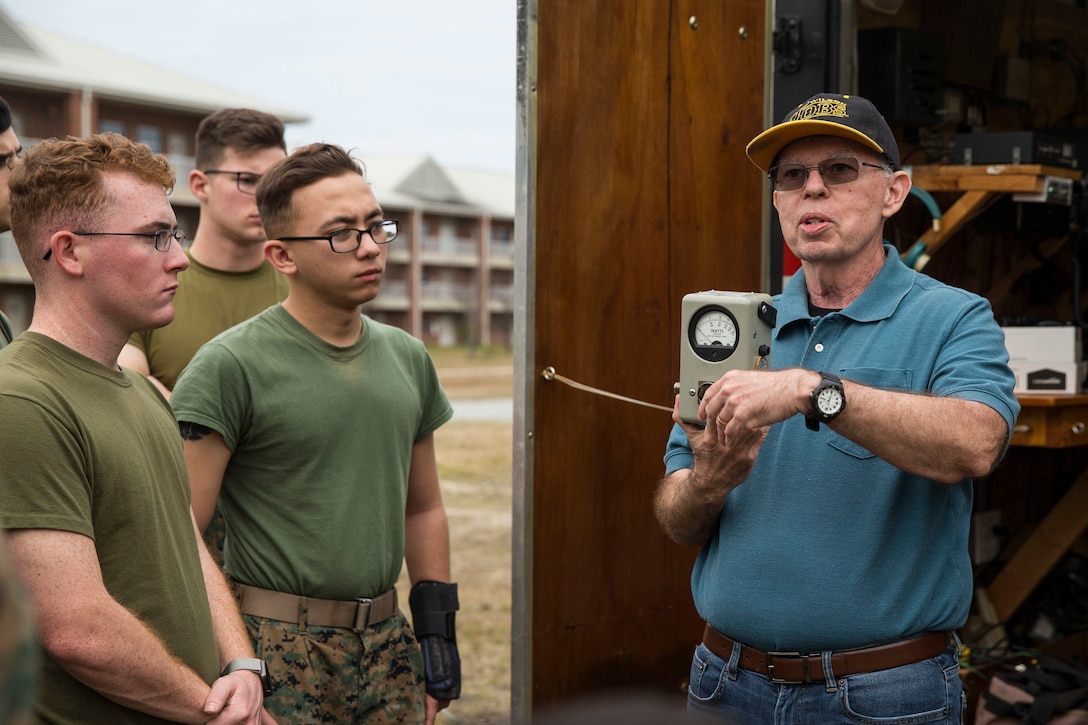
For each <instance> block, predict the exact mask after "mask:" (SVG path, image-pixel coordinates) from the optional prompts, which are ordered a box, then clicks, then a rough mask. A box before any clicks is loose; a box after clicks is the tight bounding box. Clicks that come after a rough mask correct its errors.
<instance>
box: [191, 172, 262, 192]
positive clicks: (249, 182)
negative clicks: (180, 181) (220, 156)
mask: <svg viewBox="0 0 1088 725" xmlns="http://www.w3.org/2000/svg"><path fill="white" fill-rule="evenodd" d="M204 173H205V174H234V181H235V183H237V184H238V191H240V192H242V193H243V194H256V193H257V184H258V183H259V182H260V180H261V177H260V175H259V174H251V173H249V172H248V171H224V170H223V169H205V170H204Z"/></svg>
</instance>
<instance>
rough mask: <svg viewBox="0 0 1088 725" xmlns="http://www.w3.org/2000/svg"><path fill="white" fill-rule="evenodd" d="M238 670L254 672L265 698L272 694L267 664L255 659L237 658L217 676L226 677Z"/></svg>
mask: <svg viewBox="0 0 1088 725" xmlns="http://www.w3.org/2000/svg"><path fill="white" fill-rule="evenodd" d="M238 670H249V671H250V672H256V673H257V674H258V675H259V676H260V678H261V684H262V685H264V694H265V696H266V697H267V696H268V695H271V694H272V689H273V688H272V678H271V677H270V676H269V674H268V663H267V662H265V661H264V660H262V659H258V658H256V657H239V658H238V659H236V660H231V661H230V662H228V663H227V666H226V667H224V668H223V671H222V672H220V673H219V676H220V677H226V676H227V675H229V674H230V673H231V672H237V671H238Z"/></svg>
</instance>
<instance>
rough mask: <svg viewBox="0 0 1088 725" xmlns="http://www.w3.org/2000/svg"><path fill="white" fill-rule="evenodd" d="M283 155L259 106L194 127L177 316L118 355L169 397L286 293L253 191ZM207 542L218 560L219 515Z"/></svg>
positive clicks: (278, 126) (222, 113)
mask: <svg viewBox="0 0 1088 725" xmlns="http://www.w3.org/2000/svg"><path fill="white" fill-rule="evenodd" d="M286 155H287V142H286V141H285V140H284V137H283V122H282V121H280V120H279V119H278V118H276V117H275V116H273V115H271V114H268V113H264V112H262V111H256V110H253V109H249V108H224V109H222V110H219V111H216V112H215V113H213V114H211V115H210V116H207V117H206V118H205V119H204V120H202V121H201V122H200V125H199V126H198V127H197V131H196V149H195V157H196V158H195V162H196V168H195V169H193V170H192V171H190V172H189V190H190V191H191V192H192V194H193V196H194V197H195V198H196V200H197V201H198V202H199V203H200V222H199V224H198V225H197V228H196V234H195V235H194V236H193V241H192V243H191V244H190V245H189V248H188V249H187V250H186V254H187V255H188V257H189V269H187V270H185V272H183V273H182V274H181V275H180V277H179V278H178V279H179V282H180V283H181V286H180V287H179V288H178V292H177V294H176V295H175V297H174V309H175V314H174V321H173V322H171V323H170V324H169V325H166V326H165V327H160V328H156V329H152V330H140V331H139V332H136V333H135V334H133V335H132V337H131V338H129V341H128V344H127V345H125V347H124V349H123V350H122V351H121V358H120V361H121V364H122V365H125V366H127V367H130V368H132V369H134V370H137V371H139V372H141V373H143V374H144V375H147V376H149V377H150V378H151V380H152V381H154V382H155V383H156V384H157V385H158V386H159V389H160V391H161V392H162V393H163V395H165V396H166V398H167V399H169V398H170V391H172V390H173V388H174V385H175V384H176V383H177V379H178V375H180V374H181V371H182V370H184V369H185V366H186V365H188V364H189V361H190V360H192V359H193V355H195V354H196V351H197V350H198V349H199V348H200V346H201V345H203V344H204V343H205V342H207V341H208V340H210V339H212V338H213V337H215V336H216V335H218V334H219V333H220V332H222V331H223V330H226V329H227V328H229V327H233V326H234V325H237V324H238V323H239V322H242V321H243V320H248V319H249V318H250V317H252V316H253V315H255V314H257V313H258V312H262V311H263V310H266V309H268V308H269V307H271V306H272V305H274V304H276V303H277V302H281V301H283V299H284V298H285V297H286V296H287V278H286V277H284V276H283V275H282V274H280V273H279V272H277V271H276V270H275V268H274V267H273V266H272V265H271V264H269V263H268V262H267V261H266V260H265V258H264V241H265V234H264V227H262V226H261V217H260V215H259V214H258V212H257V196H256V194H257V182H259V181H260V180H261V175H262V174H264V172H265V171H267V170H268V167H269V166H271V165H272V164H274V163H276V162H277V161H279V160H281V159H282V158H283V157H284V156H286ZM204 541H205V543H206V544H207V545H208V549H209V551H211V553H212V556H213V557H214V558H215V560H216V561H217V562H219V563H220V564H221V563H222V561H223V518H222V516H221V515H219V514H216V515H215V516H214V517H213V518H212V520H211V522H209V524H208V526H207V528H206V529H205V530H204Z"/></svg>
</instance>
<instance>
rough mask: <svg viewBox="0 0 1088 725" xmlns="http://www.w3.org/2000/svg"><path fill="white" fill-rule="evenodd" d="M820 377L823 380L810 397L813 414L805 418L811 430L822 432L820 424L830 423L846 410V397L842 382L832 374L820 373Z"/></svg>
mask: <svg viewBox="0 0 1088 725" xmlns="http://www.w3.org/2000/svg"><path fill="white" fill-rule="evenodd" d="M820 375H821V376H822V378H823V379H822V380H821V381H820V384H819V385H817V386H816V389H815V390H813V391H812V395H811V396H809V400H810V401H811V402H812V412H810V413H809V414H808V415H806V416H805V425H806V426H808V429H809V430H820V423H830V422H831V421H833V420H835V418H836V417H837V416H838V415H839V413H841V412H842V411H843V410H845V409H846V395H845V394H844V393H843V391H842V380H839V378H838V377H836V376H835V375H832V374H831V373H820Z"/></svg>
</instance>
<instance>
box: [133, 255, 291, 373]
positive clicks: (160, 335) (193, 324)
mask: <svg viewBox="0 0 1088 725" xmlns="http://www.w3.org/2000/svg"><path fill="white" fill-rule="evenodd" d="M186 254H188V252H186ZM286 298H287V278H286V277H284V276H283V275H282V274H280V273H279V272H277V271H276V268H275V267H273V266H272V265H271V264H269V263H268V262H267V261H265V262H261V266H260V267H258V268H257V269H254V270H251V271H249V272H222V271H220V270H217V269H212V268H211V267H206V266H204V265H203V264H201V263H200V262H198V261H196V260H195V259H193V258H192V256H191V255H190V256H189V268H188V269H187V270H185V271H184V272H182V273H181V274H179V275H178V290H177V292H176V293H175V294H174V321H173V322H171V323H170V324H169V325H167V326H165V327H160V328H157V329H154V330H146V331H144V332H137V333H134V334H133V335H132V337H131V338H130V339H129V344H130V345H133V346H134V347H138V348H139V349H140V350H142V351H143V353H144V355H146V356H147V362H148V365H149V367H150V369H151V375H152V376H153V377H155V378H156V379H157V380H158V381H159V382H161V383H162V384H163V385H165V386H166V387H167V389H168V390H173V389H174V385H176V384H177V380H178V375H180V374H181V371H182V370H184V369H185V366H186V365H188V364H189V361H190V360H192V359H193V355H195V354H196V351H197V350H199V349H200V346H201V345H203V344H204V343H206V342H207V341H208V340H210V339H212V338H213V337H215V336H216V335H218V334H219V333H220V332H222V331H223V330H226V329H228V328H230V327H234V326H235V325H237V324H238V323H239V322H242V321H244V320H248V319H249V318H250V317H253V315H255V314H257V313H258V312H262V311H263V310H266V309H268V308H269V307H271V306H272V305H274V304H276V303H277V302H282V301H283V300H284V299H286Z"/></svg>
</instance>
